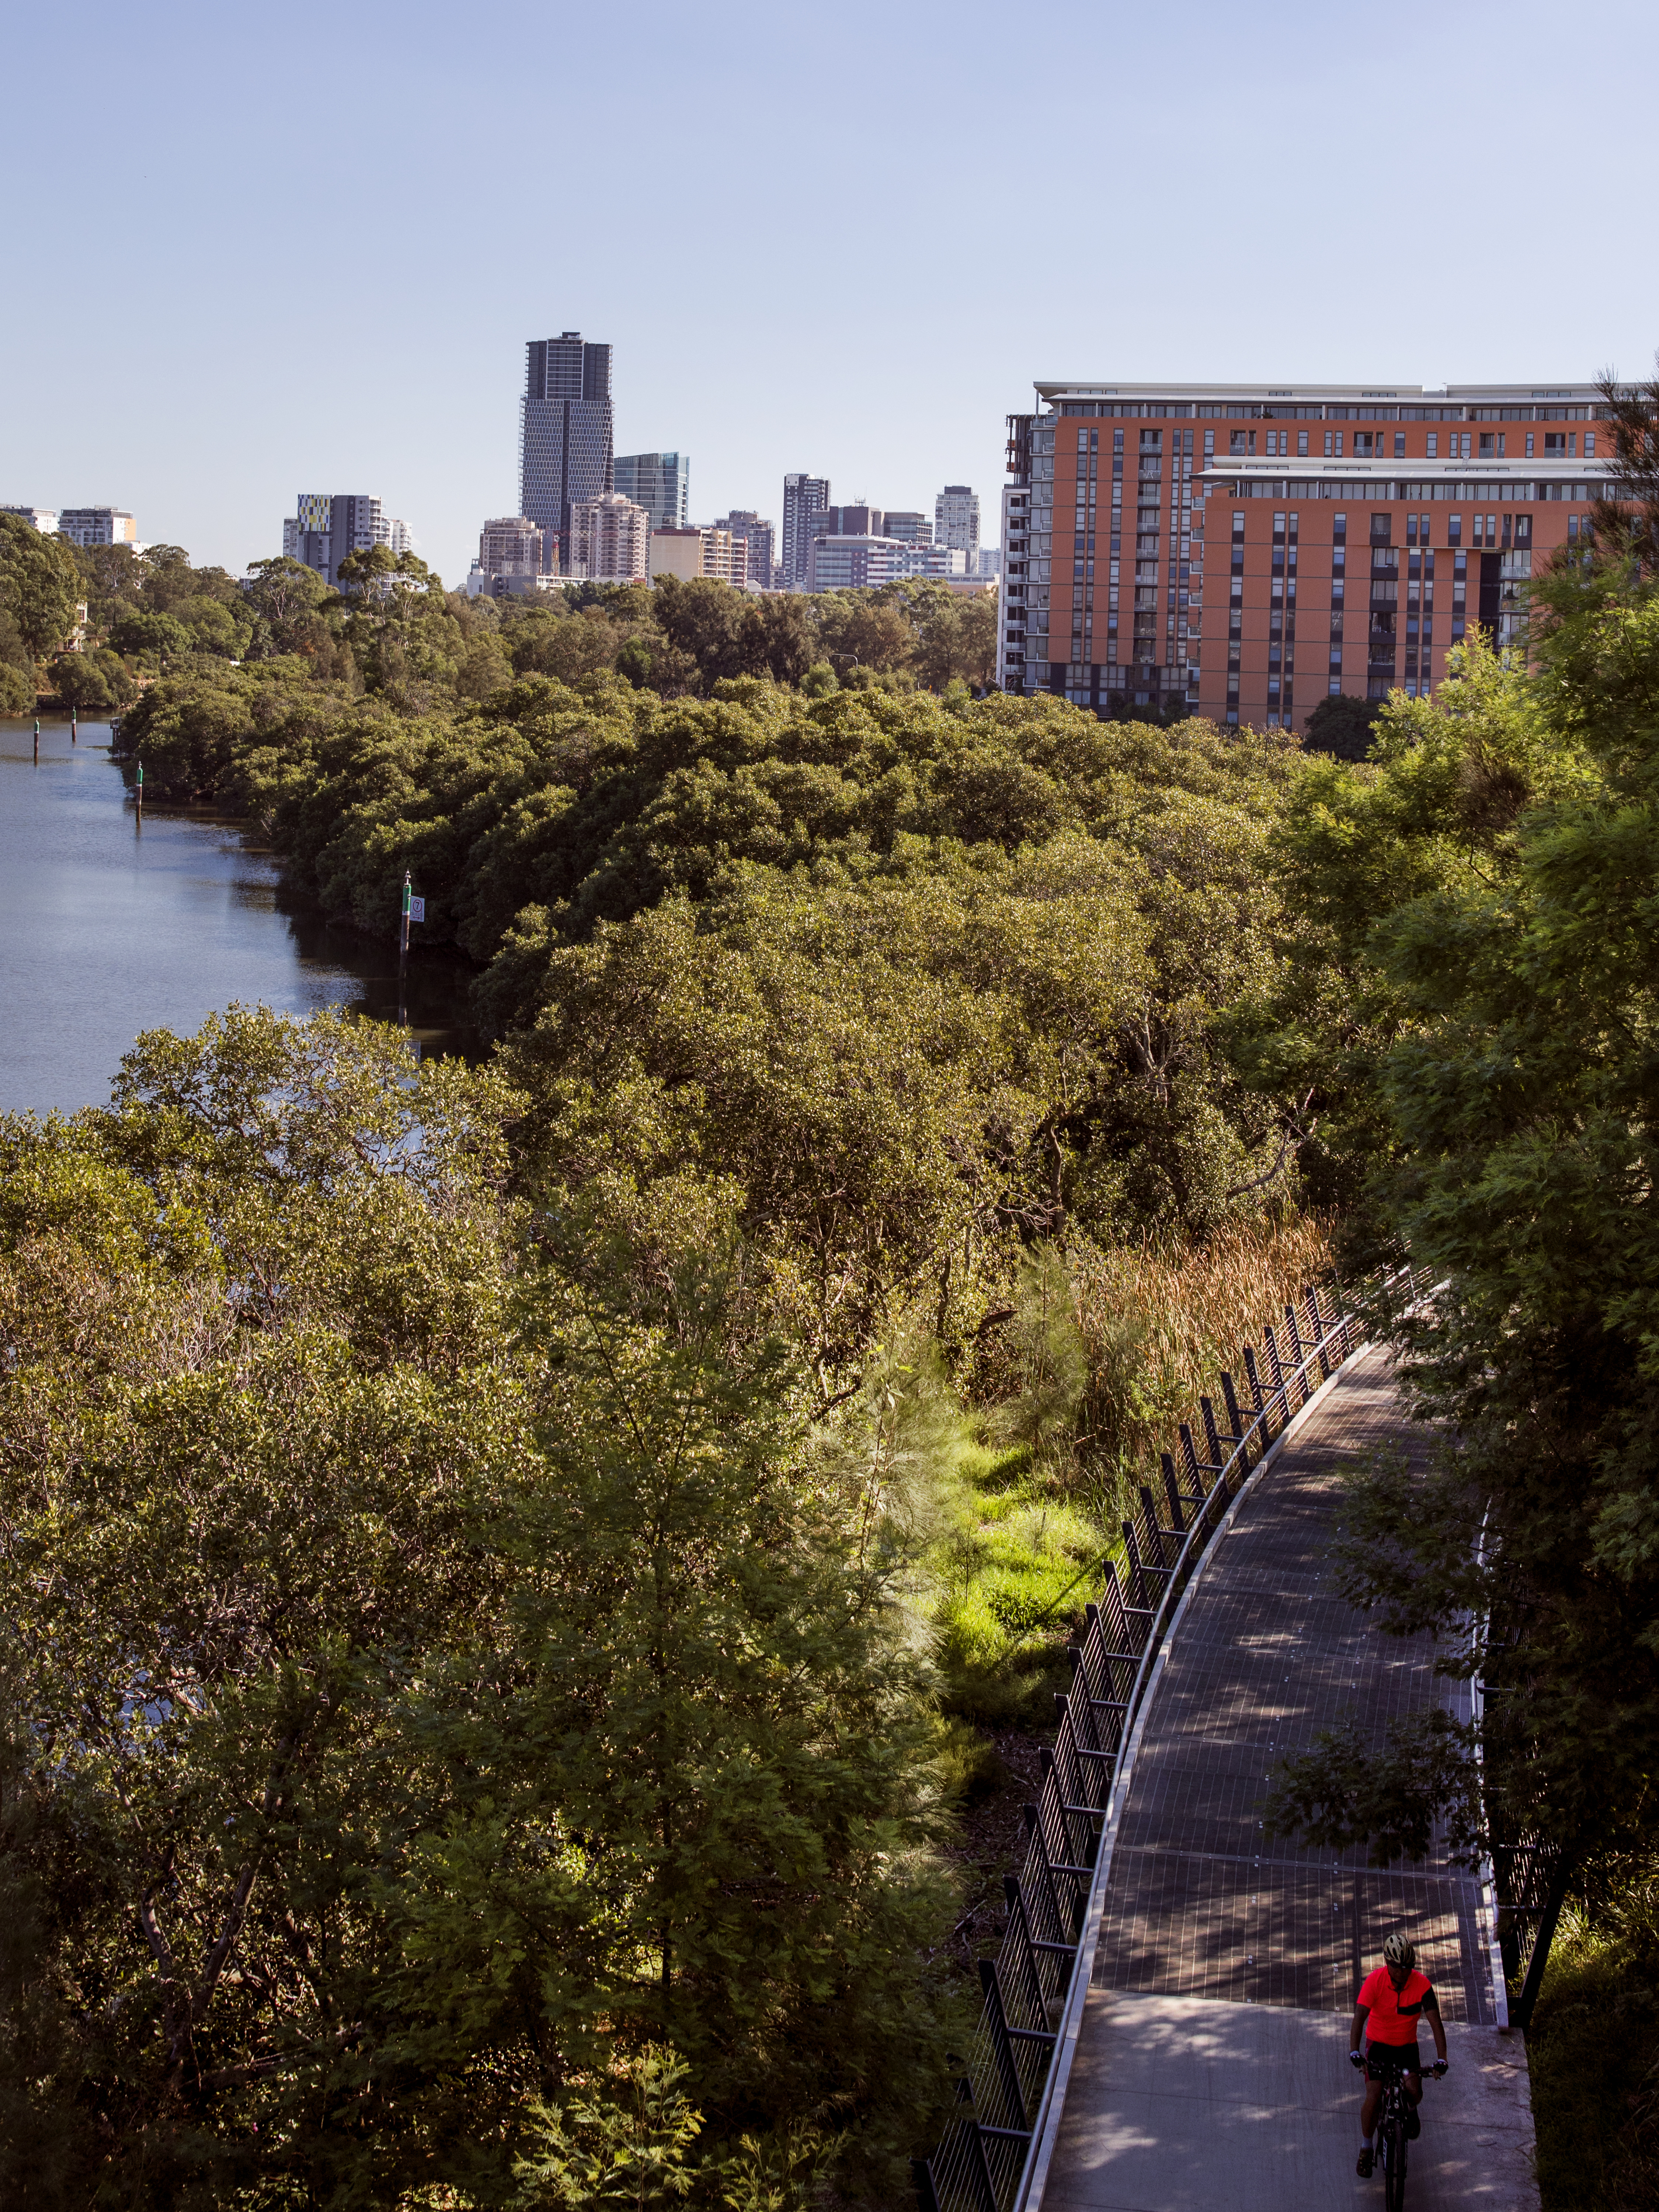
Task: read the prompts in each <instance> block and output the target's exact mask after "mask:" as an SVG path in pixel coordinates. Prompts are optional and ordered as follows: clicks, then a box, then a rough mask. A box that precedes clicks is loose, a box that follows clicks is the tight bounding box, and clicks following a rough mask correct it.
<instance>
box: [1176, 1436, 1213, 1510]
mask: <svg viewBox="0 0 1659 2212" xmlns="http://www.w3.org/2000/svg"><path fill="white" fill-rule="evenodd" d="M1181 1456H1182V1459H1184V1460H1185V1461H1186V1462H1187V1472H1188V1474H1189V1475H1191V1477H1192V1479H1193V1488H1194V1490H1195V1491H1196V1492H1198V1494H1199V1496H1200V1498H1207V1497H1208V1496H1209V1494H1210V1486H1209V1484H1208V1483H1207V1482H1206V1481H1205V1480H1204V1471H1203V1469H1202V1468H1200V1466H1199V1463H1198V1449H1197V1447H1196V1445H1194V1443H1193V1432H1192V1429H1191V1427H1190V1425H1188V1423H1187V1422H1185V1421H1183V1422H1182V1424H1181Z"/></svg>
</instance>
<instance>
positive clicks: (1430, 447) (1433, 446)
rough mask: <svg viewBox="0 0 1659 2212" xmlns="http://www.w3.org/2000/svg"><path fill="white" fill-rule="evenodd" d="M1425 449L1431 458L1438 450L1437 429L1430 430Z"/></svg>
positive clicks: (1438, 436) (1438, 434) (1438, 435)
mask: <svg viewBox="0 0 1659 2212" xmlns="http://www.w3.org/2000/svg"><path fill="white" fill-rule="evenodd" d="M1425 450H1426V452H1427V453H1428V456H1429V459H1431V460H1432V459H1434V457H1435V455H1436V454H1437V453H1438V452H1439V451H1440V433H1439V432H1438V431H1437V430H1431V431H1430V433H1429V435H1428V441H1427V446H1426V448H1425Z"/></svg>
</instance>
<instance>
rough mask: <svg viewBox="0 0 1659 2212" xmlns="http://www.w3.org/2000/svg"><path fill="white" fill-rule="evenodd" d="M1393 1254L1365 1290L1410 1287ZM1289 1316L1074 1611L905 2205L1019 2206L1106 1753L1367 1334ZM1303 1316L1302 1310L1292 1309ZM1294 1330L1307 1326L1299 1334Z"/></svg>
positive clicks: (1387, 1297) (995, 2210) (1317, 1318)
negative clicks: (963, 2044)
mask: <svg viewBox="0 0 1659 2212" xmlns="http://www.w3.org/2000/svg"><path fill="white" fill-rule="evenodd" d="M1416 1290H1417V1285H1416V1280H1415V1279H1414V1277H1413V1274H1412V1272H1411V1270H1410V1269H1409V1268H1401V1269H1400V1270H1399V1271H1398V1272H1397V1273H1395V1274H1393V1275H1390V1276H1389V1277H1388V1278H1387V1279H1386V1280H1385V1281H1384V1282H1383V1284H1381V1285H1379V1286H1378V1293H1379V1296H1378V1297H1377V1298H1376V1300H1374V1301H1373V1303H1381V1304H1383V1305H1385V1306H1387V1305H1389V1304H1393V1303H1394V1302H1395V1299H1396V1298H1397V1297H1398V1295H1399V1293H1400V1292H1401V1291H1403V1292H1404V1293H1405V1297H1406V1301H1407V1303H1409V1302H1410V1300H1411V1299H1412V1298H1413V1297H1415V1295H1416ZM1302 1304H1303V1312H1301V1313H1299V1312H1298V1310H1297V1308H1296V1307H1295V1306H1293V1305H1287V1306H1286V1307H1285V1328H1284V1341H1283V1343H1282V1345H1281V1342H1280V1340H1279V1333H1278V1332H1277V1331H1276V1330H1275V1329H1273V1328H1267V1329H1264V1330H1263V1332H1262V1343H1261V1357H1260V1358H1258V1357H1257V1353H1256V1348H1255V1346H1254V1345H1247V1346H1245V1347H1244V1355H1243V1369H1244V1394H1245V1397H1246V1398H1247V1399H1248V1401H1249V1404H1248V1406H1246V1405H1245V1404H1243V1403H1242V1402H1241V1401H1240V1397H1239V1392H1238V1385H1237V1382H1236V1380H1235V1378H1234V1377H1233V1376H1231V1375H1228V1374H1224V1375H1223V1376H1222V1377H1221V1397H1222V1406H1223V1410H1224V1412H1225V1418H1226V1422H1227V1425H1226V1427H1225V1429H1224V1428H1222V1427H1221V1426H1220V1425H1219V1424H1218V1418H1217V1413H1216V1409H1215V1406H1214V1404H1213V1402H1212V1401H1211V1400H1210V1399H1208V1398H1200V1400H1199V1414H1200V1427H1201V1430H1202V1438H1203V1441H1202V1449H1201V1455H1200V1443H1199V1441H1198V1439H1197V1438H1196V1437H1194V1433H1193V1429H1192V1425H1191V1424H1190V1423H1188V1422H1186V1421H1183V1422H1182V1424H1181V1427H1180V1431H1179V1433H1180V1442H1181V1450H1180V1457H1179V1460H1178V1461H1177V1459H1176V1456H1175V1455H1173V1454H1172V1453H1170V1452H1165V1453H1164V1454H1163V1455H1162V1459H1163V1476H1164V1501H1163V1503H1164V1504H1167V1506H1168V1510H1169V1520H1168V1522H1165V1521H1164V1519H1163V1517H1162V1510H1163V1505H1162V1504H1161V1503H1160V1501H1159V1500H1158V1498H1156V1497H1155V1496H1154V1495H1153V1492H1152V1488H1151V1487H1150V1486H1148V1485H1146V1484H1145V1483H1143V1484H1142V1485H1141V1486H1140V1506H1139V1512H1138V1513H1137V1514H1135V1515H1134V1516H1133V1518H1131V1519H1129V1520H1127V1521H1125V1522H1124V1523H1123V1547H1124V1551H1123V1566H1122V1571H1121V1574H1120V1571H1119V1570H1118V1569H1117V1567H1115V1566H1108V1568H1107V1570H1106V1581H1105V1586H1104V1588H1103V1590H1102V1592H1101V1595H1100V1600H1099V1602H1098V1603H1097V1604H1093V1605H1089V1606H1086V1607H1085V1608H1084V1618H1085V1623H1086V1626H1085V1632H1084V1637H1083V1641H1082V1642H1081V1644H1073V1646H1072V1648H1071V1654H1070V1656H1071V1662H1072V1687H1071V1689H1070V1691H1069V1692H1067V1693H1066V1694H1065V1695H1063V1696H1057V1697H1056V1698H1055V1700H1054V1703H1055V1705H1056V1708H1057V1714H1056V1718H1057V1722H1058V1726H1057V1728H1056V1730H1055V1735H1054V1748H1053V1749H1052V1750H1051V1751H1045V1752H1044V1753H1043V1754H1042V1790H1041V1792H1040V1794H1039V1796H1038V1800H1037V1802H1036V1804H1035V1805H1027V1807H1026V1808H1025V1826H1026V1832H1027V1838H1028V1840H1027V1845H1026V1851H1025V1857H1024V1863H1023V1864H1022V1865H1021V1868H1020V1870H1019V1872H1018V1875H1006V1876H1005V1878H1004V1881H1003V1885H1002V1886H1003V1892H1004V1895H1005V1897H1006V1900H1007V1905H1008V1925H1007V1929H1006V1933H1005V1935H1004V1937H1003V1942H1002V1948H1001V1950H1000V1953H999V1954H998V1955H997V1957H996V1958H994V1959H981V1960H980V1962H979V1973H980V1981H981V1985H982V1986H983V1989H984V1991H985V2008H984V2011H983V2013H982V2014H981V2018H980V2023H979V2028H978V2031H977V2033H975V2038H974V2041H973V2045H972V2047H971V2049H970V2051H969V2055H968V2057H967V2061H966V2063H965V2065H964V2067H963V2072H962V2074H961V2075H959V2077H958V2078H957V2111H956V2112H955V2114H954V2116H953V2117H952V2118H951V2124H950V2125H949V2126H948V2127H947V2129H946V2130H945V2136H944V2137H943V2139H942V2141H941V2142H940V2143H939V2148H938V2149H937V2150H935V2151H934V2153H933V2155H932V2157H931V2158H919V2159H916V2160H914V2161H913V2163H912V2172H913V2173H914V2176H915V2185H916V2195H917V2198H918V2200H919V2202H920V2204H921V2212H1021V2208H1022V2207H1024V2203H1025V2202H1026V2196H1027V2191H1028V2189H1029V2186H1030V2167H1031V2161H1032V2156H1033V2153H1034V2151H1035V2149H1036V2144H1037V2142H1038V2140H1039V2136H1040V2134H1041V2130H1042V2120H1043V2117H1044V2112H1045V2106H1046V2104H1047V2100H1048V2086H1049V2077H1050V2075H1051V2073H1052V2070H1053V2067H1054V2057H1055V2052H1056V2049H1057V2046H1058V2044H1059V2040H1060V2020H1061V2018H1062V2016H1063V2015H1064V2014H1065V2012H1066V2007H1067V2003H1068V2001H1069V1999H1070V1998H1071V1996H1072V1994H1073V1982H1074V1978H1075V1977H1076V1976H1077V1975H1079V1974H1083V1975H1085V1976H1086V1975H1087V1974H1088V1973H1089V1972H1090V1970H1091V1965H1092V1960H1091V1958H1090V1957H1088V1956H1086V1955H1085V1945H1084V1942H1083V1937H1084V1932H1085V1912H1086V1910H1087V1906H1088V1901H1089V1893H1090V1889H1091V1884H1092V1882H1093V1880H1094V1874H1095V1863H1096V1860H1097V1856H1098V1852H1099V1848H1100V1839H1101V1835H1102V1832H1103V1828H1104V1826H1105V1822H1106V1818H1107V1814H1108V1813H1109V1809H1110V1806H1111V1798H1112V1790H1113V1785H1114V1783H1115V1779H1116V1776H1117V1769H1118V1763H1119V1760H1120V1758H1121V1754H1122V1753H1123V1750H1124V1748H1125V1747H1126V1746H1127V1744H1128V1742H1129V1741H1130V1738H1131V1736H1132V1735H1133V1729H1134V1724H1135V1719H1136V1717H1137V1715H1138V1714H1139V1711H1140V1708H1141V1705H1142V1702H1143V1700H1144V1699H1145V1698H1146V1691H1147V1686H1148V1683H1149V1681H1150V1680H1151V1677H1152V1670H1153V1668H1154V1665H1155V1663H1156V1661H1157V1657H1158V1650H1159V1649H1160V1647H1161V1645H1162V1644H1163V1642H1164V1636H1165V1634H1166V1632H1168V1629H1169V1626H1170V1621H1171V1620H1172V1619H1173V1618H1174V1614H1175V1611H1176V1607H1177V1606H1178V1605H1179V1603H1180V1601H1181V1598H1182V1594H1183V1593H1184V1591H1185V1590H1186V1589H1187V1586H1188V1583H1189V1582H1190V1581H1191V1579H1192V1577H1193V1573H1194V1570H1195V1568H1196V1567H1197V1565H1198V1562H1199V1560H1200V1559H1201V1558H1202V1557H1203V1555H1204V1553H1205V1551H1206V1547H1208V1545H1209V1542H1210V1540H1211V1538H1212V1536H1213V1535H1214V1534H1215V1533H1216V1530H1217V1529H1218V1528H1219V1527H1220V1525H1221V1522H1222V1521H1223V1520H1224V1519H1225V1516H1226V1512H1227V1509H1228V1507H1229V1505H1231V1503H1232V1500H1233V1498H1235V1497H1236V1496H1237V1493H1238V1492H1239V1490H1240V1489H1241V1488H1242V1486H1243V1484H1244V1482H1245V1480H1247V1479H1248V1477H1249V1475H1250V1474H1251V1473H1252V1472H1253V1471H1254V1469H1255V1468H1256V1467H1257V1466H1259V1465H1260V1463H1261V1460H1262V1458H1263V1456H1264V1455H1266V1452H1267V1448H1268V1446H1269V1445H1270V1444H1271V1443H1273V1440H1274V1439H1275V1437H1279V1436H1281V1435H1282V1434H1283V1433H1284V1431H1285V1428H1286V1426H1287V1425H1289V1423H1290V1421H1291V1419H1292V1418H1293V1417H1294V1415H1295V1414H1296V1413H1298V1412H1300V1410H1301V1409H1302V1407H1304V1406H1305V1405H1306V1404H1307V1402H1308V1401H1309V1400H1310V1398H1311V1397H1312V1396H1313V1395H1314V1392H1315V1391H1316V1389H1318V1388H1319V1387H1320V1385H1321V1384H1322V1383H1324V1382H1326V1381H1327V1380H1328V1378H1329V1377H1330V1376H1332V1375H1334V1373H1335V1372H1336V1370H1337V1369H1338V1367H1339V1366H1340V1364H1342V1362H1343V1360H1344V1359H1346V1358H1347V1357H1348V1355H1349V1354H1350V1352H1353V1351H1356V1350H1357V1349H1358V1346H1360V1345H1361V1344H1362V1343H1363V1342H1364V1341H1365V1340H1366V1335H1367V1323H1366V1321H1365V1319H1364V1317H1363V1316H1361V1315H1360V1314H1359V1313H1357V1312H1349V1313H1344V1312H1342V1311H1341V1310H1340V1297H1333V1296H1332V1295H1331V1294H1330V1293H1327V1294H1326V1296H1325V1299H1324V1304H1323V1305H1322V1304H1321V1297H1320V1293H1319V1292H1318V1291H1315V1290H1310V1291H1308V1292H1307V1293H1306V1296H1305V1297H1304V1300H1303V1302H1302ZM1304 1314H1305V1323H1304ZM1304 1327H1305V1330H1306V1334H1305V1335H1304Z"/></svg>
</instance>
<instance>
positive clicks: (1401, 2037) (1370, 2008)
mask: <svg viewBox="0 0 1659 2212" xmlns="http://www.w3.org/2000/svg"><path fill="white" fill-rule="evenodd" d="M1433 1995H1434V1984H1433V1983H1432V1982H1431V1980H1430V1979H1429V1978H1428V1976H1427V1975H1426V1974H1423V1973H1419V1972H1418V1970H1417V1968H1416V1967H1415V1966H1413V1968H1412V1970H1411V1972H1410V1973H1409V1974H1407V1977H1406V1985H1405V1987H1404V1988H1403V1989H1400V1990H1396V1989H1395V1985H1394V1984H1393V1982H1392V1981H1391V1980H1390V1979H1389V1970H1388V1968H1387V1967H1386V1966H1376V1967H1374V1968H1373V1969H1372V1971H1371V1972H1370V1973H1369V1974H1367V1975H1366V1977H1365V1978H1364V1981H1363V1982H1362V1983H1361V1984H1360V1988H1359V2002H1360V2003H1361V2004H1362V2005H1364V2007H1365V2008H1366V2019H1365V2036H1366V2039H1367V2041H1368V2042H1370V2043H1381V2044H1383V2045H1390V2046H1399V2045H1405V2044H1412V2045H1414V2044H1415V2043H1416V2041H1417V2022H1418V2016H1419V2014H1420V2013H1421V2012H1422V2011H1423V2009H1424V2008H1425V2005H1426V2004H1427V2003H1428V2002H1429V2001H1430V1999H1431V1997H1432V1996H1433Z"/></svg>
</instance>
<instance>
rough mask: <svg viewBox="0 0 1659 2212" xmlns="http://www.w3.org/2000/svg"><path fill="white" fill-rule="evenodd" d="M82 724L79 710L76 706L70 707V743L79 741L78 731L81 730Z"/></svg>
mask: <svg viewBox="0 0 1659 2212" xmlns="http://www.w3.org/2000/svg"><path fill="white" fill-rule="evenodd" d="M79 730H80V721H79V719H78V710H77V709H76V708H74V707H71V708H70V744H76V742H77V733H78V732H79Z"/></svg>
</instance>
